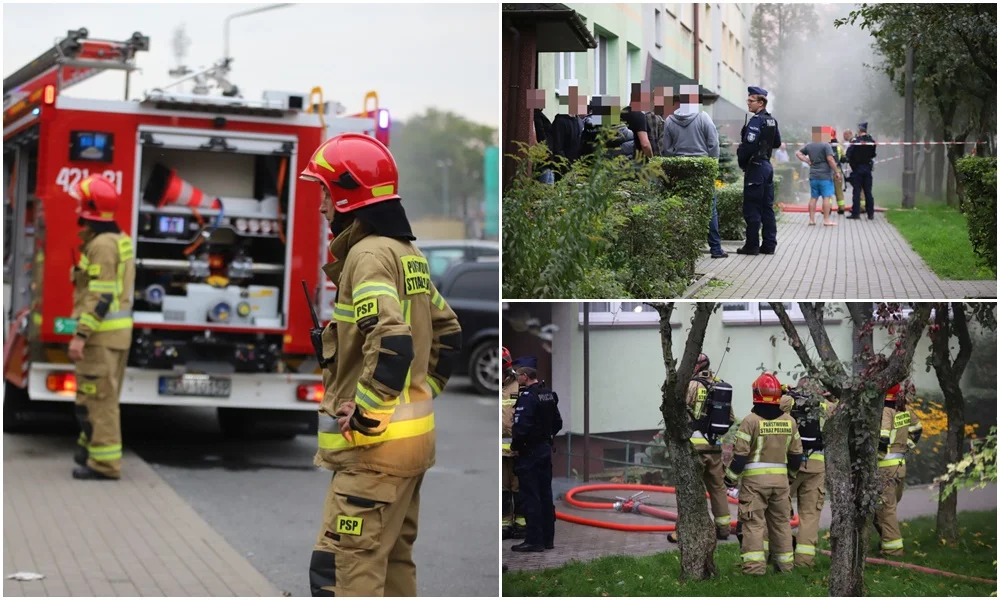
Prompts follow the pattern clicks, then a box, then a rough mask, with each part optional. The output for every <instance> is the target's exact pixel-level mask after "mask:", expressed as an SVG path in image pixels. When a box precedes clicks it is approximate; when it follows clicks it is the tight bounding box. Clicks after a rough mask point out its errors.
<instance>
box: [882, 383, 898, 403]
mask: <svg viewBox="0 0 1000 600" xmlns="http://www.w3.org/2000/svg"><path fill="white" fill-rule="evenodd" d="M898 395H899V384H898V383H897V384H896V385H894V386H892V387H891V388H889V389H888V390H886V392H885V399H886V400H888V401H889V402H895V401H896V396H898Z"/></svg>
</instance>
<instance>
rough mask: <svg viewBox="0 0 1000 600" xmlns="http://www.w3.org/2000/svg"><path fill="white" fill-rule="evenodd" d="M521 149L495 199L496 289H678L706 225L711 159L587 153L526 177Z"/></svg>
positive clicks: (537, 149) (578, 293)
mask: <svg viewBox="0 0 1000 600" xmlns="http://www.w3.org/2000/svg"><path fill="white" fill-rule="evenodd" d="M528 161H530V162H531V163H533V164H535V165H546V164H551V159H550V158H549V154H548V150H547V149H546V148H545V147H544V146H541V145H539V146H534V147H532V148H529V149H527V151H526V154H525V160H523V161H521V162H520V163H519V166H518V173H517V175H516V176H515V179H514V182H513V183H512V185H511V187H510V189H509V190H508V191H507V193H506V194H505V196H504V201H503V257H504V260H503V293H504V297H505V298H627V297H671V296H677V295H680V293H681V292H682V291H683V290H684V288H685V287H687V285H689V283H690V280H691V278H692V277H693V275H694V265H695V261H696V260H697V259H698V258H699V256H700V253H701V248H702V246H703V245H704V240H705V234H706V232H707V230H708V220H709V216H710V209H711V201H712V188H713V184H714V180H715V177H716V174H717V162H716V161H715V160H714V159H708V158H662V157H655V158H653V159H652V160H651V161H649V162H648V163H646V164H643V163H639V162H636V161H633V160H630V159H627V158H624V157H616V158H608V157H602V156H588V157H585V158H584V159H581V160H579V161H576V162H575V163H574V164H573V165H572V166H571V167H569V168H568V169H567V171H566V175H565V176H564V177H563V178H562V179H560V180H559V181H558V182H556V183H555V184H542V183H540V182H538V181H534V180H533V179H532V178H531V177H530V176H529V175H528V172H527V166H526V165H527V164H528Z"/></svg>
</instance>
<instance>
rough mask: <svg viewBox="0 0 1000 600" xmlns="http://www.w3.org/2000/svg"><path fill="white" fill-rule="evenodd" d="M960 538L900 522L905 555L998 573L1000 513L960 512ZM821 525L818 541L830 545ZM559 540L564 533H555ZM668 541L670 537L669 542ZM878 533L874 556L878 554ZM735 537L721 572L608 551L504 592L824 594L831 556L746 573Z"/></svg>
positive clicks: (880, 572) (719, 562)
mask: <svg viewBox="0 0 1000 600" xmlns="http://www.w3.org/2000/svg"><path fill="white" fill-rule="evenodd" d="M958 518H959V542H958V544H957V545H955V546H954V547H951V546H946V545H943V544H941V541H940V539H938V538H937V536H935V534H934V517H933V516H930V517H920V518H917V519H913V520H911V521H904V522H903V524H902V529H903V537H904V539H905V543H906V550H907V555H906V557H904V558H903V559H902V561H901V562H907V563H910V564H917V565H923V566H927V567H931V568H934V569H939V570H942V571H949V572H952V573H960V574H963V575H971V576H974V577H982V578H985V579H996V574H997V568H996V566H995V564H994V561H995V560H996V556H997V552H996V550H995V548H996V541H997V527H996V523H997V512H996V511H995V510H993V511H985V512H971V511H970V512H961V513H959V516H958ZM826 535H827V532H826V530H822V531H820V538H821V539H820V543H819V546H820V547H821V548H824V549H829V540H828V539H823V538H824V537H825V536H826ZM556 543H557V544H558V543H559V540H558V539H557V540H556ZM664 543H666V542H664ZM877 551H878V540H877V539H876V537H875V534H874V533H872V538H871V544H870V545H869V551H868V555H869V556H877ZM739 562H740V559H739V547H738V545H737V544H725V545H720V546H718V548H717V549H716V552H715V565H716V567H718V569H719V575H718V577H716V578H715V579H713V580H711V581H698V582H688V583H683V584H681V583H678V577H679V576H680V553H679V552H664V553H661V554H656V555H653V556H644V557H638V558H632V557H626V556H608V557H605V558H601V559H598V560H594V561H591V562H587V563H581V562H572V563H569V564H567V565H565V566H563V567H561V568H558V569H547V570H545V571H520V572H508V573H504V575H503V595H504V596H719V597H725V596H826V595H827V589H828V588H827V586H828V583H829V570H830V559H829V557H827V556H825V555H819V554H817V556H816V564H815V565H814V566H813V567H812V568H810V569H795V570H794V571H792V572H791V573H788V574H780V575H779V574H777V573H775V572H774V571H773V568H769V571H768V574H767V575H765V576H763V577H751V576H744V575H743V574H742V573H741V572H740V564H739ZM865 582H866V584H867V586H868V594H869V595H872V596H989V595H990V594H993V593H995V592H996V590H997V586H996V585H995V584H988V583H977V582H972V581H966V580H962V579H958V578H955V577H943V576H939V575H931V574H928V573H921V572H917V571H912V570H909V569H901V568H896V567H888V566H877V565H871V564H869V565H867V566H866V568H865Z"/></svg>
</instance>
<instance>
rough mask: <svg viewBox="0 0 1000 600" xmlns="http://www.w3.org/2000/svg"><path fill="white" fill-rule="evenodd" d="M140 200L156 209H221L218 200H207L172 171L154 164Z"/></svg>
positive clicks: (200, 192)
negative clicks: (171, 205)
mask: <svg viewBox="0 0 1000 600" xmlns="http://www.w3.org/2000/svg"><path fill="white" fill-rule="evenodd" d="M142 199H143V200H145V201H147V202H152V203H153V204H156V206H157V208H161V207H163V206H164V205H165V204H176V205H178V206H188V207H190V208H193V209H198V208H213V209H216V210H218V209H219V208H222V203H221V202H220V201H219V199H218V198H213V199H207V197H206V196H205V193H204V192H202V191H201V190H199V189H198V188H196V187H194V186H193V185H191V184H190V183H188V182H186V181H184V180H183V179H181V178H180V177H178V176H177V172H176V171H174V170H173V169H170V168H168V167H165V166H163V165H162V164H160V163H156V166H154V167H153V174H152V176H150V178H149V182H148V183H146V189H145V190H144V191H143V194H142Z"/></svg>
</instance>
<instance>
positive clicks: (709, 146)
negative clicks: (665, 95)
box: [663, 85, 729, 258]
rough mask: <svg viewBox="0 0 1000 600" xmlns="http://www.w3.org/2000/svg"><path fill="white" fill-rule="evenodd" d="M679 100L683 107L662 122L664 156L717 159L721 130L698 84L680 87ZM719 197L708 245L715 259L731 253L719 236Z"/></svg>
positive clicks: (713, 209)
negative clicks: (703, 104)
mask: <svg viewBox="0 0 1000 600" xmlns="http://www.w3.org/2000/svg"><path fill="white" fill-rule="evenodd" d="M692 88H693V89H692ZM675 98H676V97H675ZM680 101H681V105H680V108H679V109H677V111H676V112H674V114H672V115H670V116H669V117H667V119H666V121H665V122H664V123H663V156H711V157H712V158H714V159H716V160H718V159H719V130H718V129H716V128H715V123H714V122H712V117H711V116H709V114H708V113H706V112H703V111H702V110H701V102H700V99H699V97H698V86H694V85H692V86H686V85H684V86H681V93H680ZM718 199H719V195H718V193H717V192H713V195H712V220H711V221H710V222H709V225H708V247H709V248H710V249H711V251H712V258H726V257H727V256H729V255H728V254H727V253H726V251H725V250H723V249H722V238H721V237H720V236H719V211H718V208H716V203H717V201H718Z"/></svg>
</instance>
